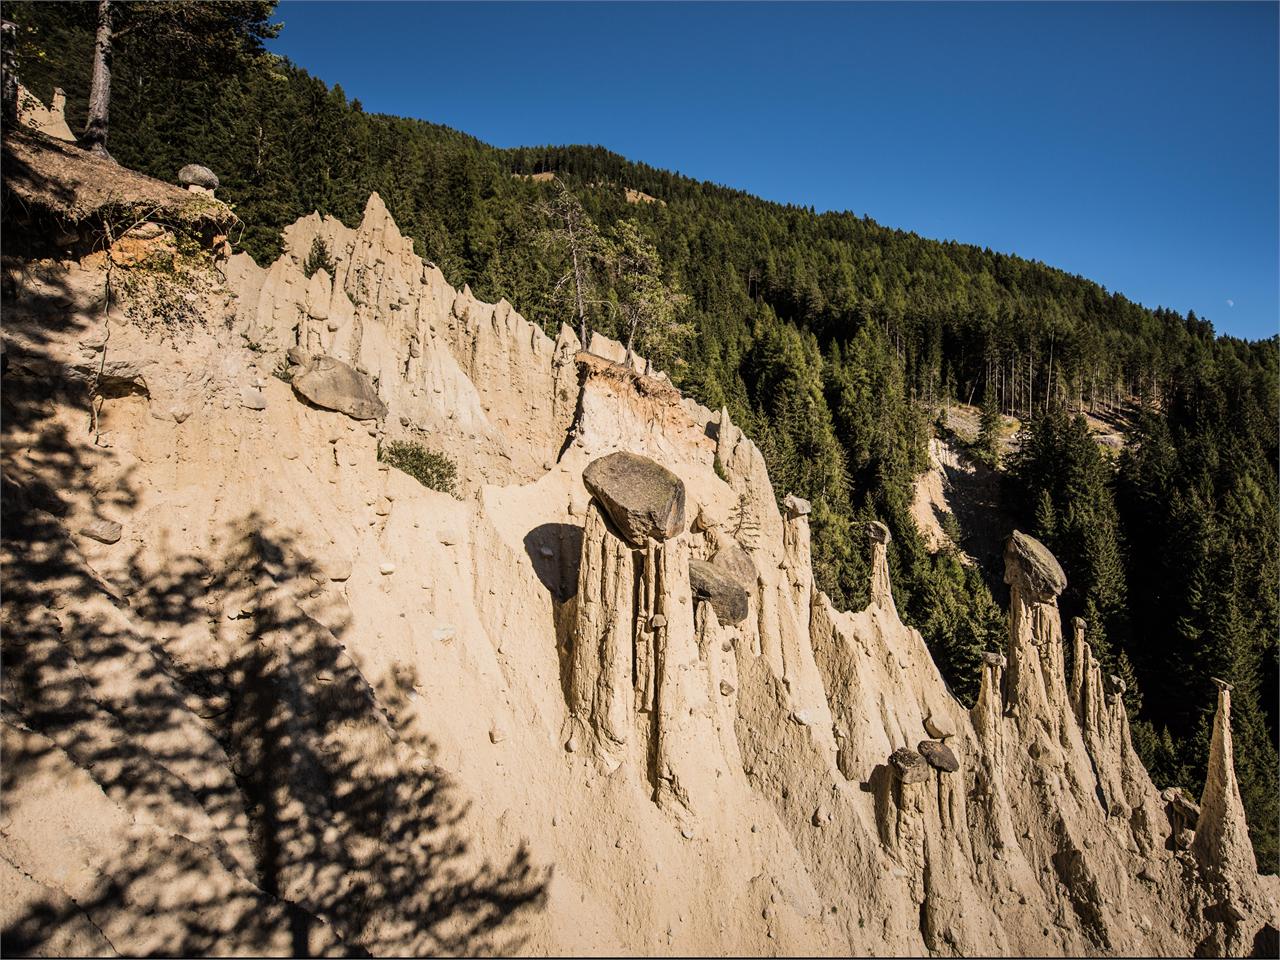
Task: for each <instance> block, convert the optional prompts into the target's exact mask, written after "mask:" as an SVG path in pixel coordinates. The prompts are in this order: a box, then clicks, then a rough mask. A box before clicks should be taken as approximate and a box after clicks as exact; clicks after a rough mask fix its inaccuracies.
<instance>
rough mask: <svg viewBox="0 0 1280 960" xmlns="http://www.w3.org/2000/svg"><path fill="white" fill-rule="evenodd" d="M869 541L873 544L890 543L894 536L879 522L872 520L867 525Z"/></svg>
mask: <svg viewBox="0 0 1280 960" xmlns="http://www.w3.org/2000/svg"><path fill="white" fill-rule="evenodd" d="M867 539H868V540H870V541H871V542H872V543H888V542H889V541H890V540H892V539H893V534H892V533H890V532H889V528H888V527H886V526H885V525H884V524H883V523H881V522H880V521H879V520H872V521H870V522H868V523H867Z"/></svg>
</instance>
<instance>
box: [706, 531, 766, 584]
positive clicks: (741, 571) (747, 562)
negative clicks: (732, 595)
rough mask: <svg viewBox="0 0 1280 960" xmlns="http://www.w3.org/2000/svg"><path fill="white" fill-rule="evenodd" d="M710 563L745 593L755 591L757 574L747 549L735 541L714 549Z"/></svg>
mask: <svg viewBox="0 0 1280 960" xmlns="http://www.w3.org/2000/svg"><path fill="white" fill-rule="evenodd" d="M711 565H712V566H713V567H715V568H716V569H717V570H719V571H720V572H721V573H723V574H725V575H726V576H728V577H729V578H730V579H732V580H734V581H735V582H736V583H738V584H739V585H741V586H742V587H743V588H744V589H745V590H746V591H747V593H749V594H751V593H755V592H756V585H757V581H758V579H759V574H758V573H757V572H756V565H755V564H754V563H752V562H751V557H749V556H748V555H747V551H745V550H743V549H742V548H741V547H740V546H738V545H737V544H735V543H725V544H722V545H721V546H720V548H719V549H718V550H716V552H715V555H714V556H713V557H712V558H711Z"/></svg>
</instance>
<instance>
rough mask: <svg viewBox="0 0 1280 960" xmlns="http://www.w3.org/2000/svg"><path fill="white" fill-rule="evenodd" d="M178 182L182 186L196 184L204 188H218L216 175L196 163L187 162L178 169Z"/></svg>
mask: <svg viewBox="0 0 1280 960" xmlns="http://www.w3.org/2000/svg"><path fill="white" fill-rule="evenodd" d="M170 169H172V168H170ZM178 182H179V183H180V184H182V185H183V186H184V187H191V186H196V187H204V188H205V189H206V190H217V189H218V175H217V174H215V173H214V172H213V171H212V170H210V169H209V168H208V167H202V166H200V164H198V163H188V164H187V165H186V166H185V167H183V168H182V169H181V170H179V171H178Z"/></svg>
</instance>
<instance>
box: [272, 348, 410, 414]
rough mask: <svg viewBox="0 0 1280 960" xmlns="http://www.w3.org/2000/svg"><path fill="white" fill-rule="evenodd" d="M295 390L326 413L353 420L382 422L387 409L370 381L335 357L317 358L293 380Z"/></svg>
mask: <svg viewBox="0 0 1280 960" xmlns="http://www.w3.org/2000/svg"><path fill="white" fill-rule="evenodd" d="M292 382H293V389H294V390H296V391H297V392H298V394H299V395H300V396H302V397H305V398H306V399H307V400H309V401H311V402H312V403H314V404H315V405H316V406H317V407H324V409H326V410H336V411H338V412H339V413H345V414H346V415H347V416H349V417H350V418H351V419H352V420H380V419H382V418H383V417H385V416H386V415H387V405H386V404H385V403H383V402H382V401H381V400H379V399H378V391H377V388H376V387H374V385H373V384H372V383H371V382H370V380H369V378H368V377H366V376H365V375H364V374H363V373H361V372H360V371H358V370H353V369H352V368H351V367H349V366H348V365H347V364H345V363H343V362H342V361H341V360H336V359H334V358H333V357H316V358H315V359H314V360H312V361H311V362H310V363H309V364H307V366H305V367H304V368H303V369H302V370H301V372H299V373H297V374H295V375H294V377H293V381H292Z"/></svg>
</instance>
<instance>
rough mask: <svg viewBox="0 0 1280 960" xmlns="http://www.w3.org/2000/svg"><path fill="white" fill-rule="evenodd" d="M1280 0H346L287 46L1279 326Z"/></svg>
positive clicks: (1265, 326)
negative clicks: (892, 0)
mask: <svg viewBox="0 0 1280 960" xmlns="http://www.w3.org/2000/svg"><path fill="white" fill-rule="evenodd" d="M1278 11H1280V5H1277V4H1275V3H1241V4H1235V3H1205V4H1199V3H1173V4H1163V3H1133V4H1128V3H1125V4H1121V3H1086V4H1047V3H1045V4H1028V5H1023V4H1007V3H996V4H977V3H974V4H967V3H948V4H932V3H903V4H879V3H858V4H836V3H822V4H798V3H791V4H766V3H757V4H736V3H699V4H683V3H681V4H677V3H610V4H603V3H602V4H595V3H557V4H543V3H515V4H508V3H462V4H455V3H431V4H427V3H408V2H403V3H369V2H365V3H340V2H324V3H316V2H303V0H286V2H283V3H281V5H280V7H279V8H278V19H281V20H283V21H284V23H285V28H284V30H283V31H282V33H281V36H280V38H279V39H278V40H276V41H274V42H272V44H271V48H272V49H273V50H274V51H275V52H277V53H282V54H284V55H286V56H288V57H289V58H290V59H292V60H293V61H294V62H296V63H298V64H299V65H301V66H303V67H305V68H307V69H308V70H310V71H311V72H312V73H313V74H315V75H317V76H319V77H321V78H322V79H324V80H326V81H327V82H329V83H331V84H332V83H341V84H342V86H343V88H344V89H345V90H346V92H347V94H348V96H350V97H358V98H359V99H360V100H361V101H362V102H363V103H364V105H365V109H367V110H370V111H377V112H384V113H394V114H400V115H403V116H412V117H421V118H422V119H425V120H431V121H433V122H436V123H443V124H447V125H448V126H451V127H455V128H457V129H459V130H463V131H466V132H467V133H470V134H472V135H474V136H476V137H479V138H480V139H481V140H484V141H486V142H488V143H491V144H494V145H497V146H504V147H505V146H518V145H529V146H532V145H537V144H546V143H556V144H562V143H587V144H601V145H603V146H605V147H607V148H609V149H610V150H614V151H616V152H618V153H621V154H623V155H624V156H627V157H629V158H631V159H633V160H640V161H644V162H645V163H649V164H652V165H653V166H656V167H661V168H665V169H670V170H677V171H679V172H681V173H684V174H686V175H688V176H691V177H695V178H698V179H705V180H713V181H716V182H718V183H724V184H727V185H729V186H733V187H737V188H740V189H743V190H747V191H749V192H751V193H754V194H757V195H759V196H762V197H765V198H768V199H770V200H778V201H783V202H790V203H797V204H803V205H812V206H814V207H816V208H817V209H819V210H852V211H854V212H856V213H858V214H868V215H870V216H871V217H873V218H874V219H876V220H877V221H879V222H881V223H883V224H885V225H888V226H893V227H899V228H902V229H906V230H914V231H916V232H917V233H920V234H922V235H924V236H928V237H937V238H941V239H955V240H961V241H964V242H968V243H975V244H979V245H981V246H989V247H991V248H993V249H996V250H1001V251H1006V252H1010V253H1017V254H1019V255H1021V256H1024V257H1029V258H1032V259H1035V260H1042V261H1044V262H1046V263H1049V264H1051V265H1053V266H1056V267H1061V268H1063V269H1065V270H1069V271H1071V272H1073V273H1079V274H1083V275H1084V276H1087V277H1089V278H1091V279H1093V280H1096V281H1098V282H1099V283H1101V284H1103V285H1104V286H1106V287H1107V288H1108V289H1110V290H1118V291H1120V292H1122V293H1124V294H1125V295H1126V296H1129V297H1130V298H1132V299H1134V300H1137V301H1139V302H1141V303H1144V304H1147V305H1148V306H1157V305H1163V306H1168V307H1173V308H1175V309H1177V310H1180V311H1186V310H1188V309H1193V310H1195V311H1196V313H1197V314H1199V315H1201V316H1203V317H1207V318H1209V319H1210V320H1212V321H1213V322H1214V325H1215V326H1216V327H1217V328H1218V330H1219V331H1222V332H1227V333H1232V334H1235V335H1237V336H1246V337H1251V338H1252V337H1264V336H1270V335H1271V334H1273V333H1276V332H1278V331H1280V319H1278V318H1280V239H1278V236H1280V224H1278V211H1280V190H1278V186H1277V184H1278V169H1277V167H1278V164H1280V146H1278V139H1280V132H1278V125H1280V120H1278V117H1280V103H1278V97H1277V76H1278V75H1280V65H1278V63H1277V45H1278V41H1277V36H1278V32H1280V22H1278V16H1277V14H1278Z"/></svg>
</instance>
